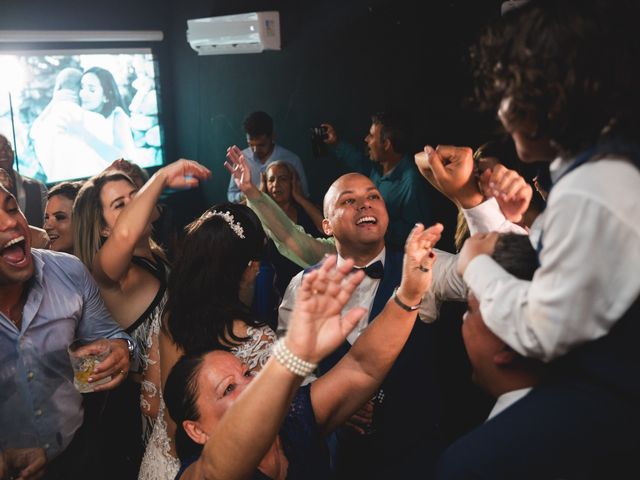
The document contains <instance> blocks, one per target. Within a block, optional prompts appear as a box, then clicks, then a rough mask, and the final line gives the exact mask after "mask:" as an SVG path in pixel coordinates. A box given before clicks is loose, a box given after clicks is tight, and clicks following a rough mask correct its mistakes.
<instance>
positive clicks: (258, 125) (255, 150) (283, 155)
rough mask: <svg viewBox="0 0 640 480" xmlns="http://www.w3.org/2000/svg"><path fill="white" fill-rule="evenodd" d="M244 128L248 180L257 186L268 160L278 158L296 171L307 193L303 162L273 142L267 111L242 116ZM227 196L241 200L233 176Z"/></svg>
mask: <svg viewBox="0 0 640 480" xmlns="http://www.w3.org/2000/svg"><path fill="white" fill-rule="evenodd" d="M243 127H244V131H245V133H246V135H247V143H248V144H249V147H247V148H245V149H244V150H243V151H242V154H243V155H244V158H246V160H247V163H248V164H249V167H250V169H251V182H252V183H253V184H254V185H260V174H261V173H262V172H264V171H266V169H267V167H268V166H269V164H270V163H271V162H275V161H276V160H281V161H283V162H287V163H288V164H290V165H291V166H292V167H293V168H294V169H295V170H296V172H297V173H298V178H300V183H301V184H302V190H303V191H304V194H305V196H309V187H308V185H307V177H306V175H305V173H304V167H303V166H302V161H301V160H300V157H298V155H296V154H295V153H293V152H291V151H289V150H287V149H286V148H284V147H281V146H280V145H276V144H275V143H274V141H273V140H274V138H275V136H274V133H273V119H272V118H271V117H270V116H269V114H268V113H266V112H252V113H250V114H249V116H248V117H247V118H245V120H244V123H243ZM227 198H228V199H229V201H230V202H235V203H239V202H241V201H243V200H244V195H243V194H242V192H240V190H239V189H238V187H237V185H236V184H235V182H234V181H233V177H231V179H230V181H229V188H228V189H227Z"/></svg>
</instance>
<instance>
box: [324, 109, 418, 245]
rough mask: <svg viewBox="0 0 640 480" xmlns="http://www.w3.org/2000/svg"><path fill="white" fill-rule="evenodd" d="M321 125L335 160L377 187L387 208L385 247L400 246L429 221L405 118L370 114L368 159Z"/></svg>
mask: <svg viewBox="0 0 640 480" xmlns="http://www.w3.org/2000/svg"><path fill="white" fill-rule="evenodd" d="M322 126H323V127H325V128H326V129H327V139H326V140H325V142H326V143H327V144H328V145H331V146H333V147H334V149H335V154H336V156H337V157H338V159H339V160H341V161H343V162H344V163H345V164H346V165H347V167H348V168H349V169H351V171H353V172H358V173H362V174H363V175H367V176H368V177H369V178H370V179H371V181H372V182H373V183H374V184H375V186H376V187H377V188H378V189H379V190H380V193H381V194H382V198H384V201H385V203H386V205H387V210H388V211H389V219H390V221H389V229H388V230H387V236H386V243H387V246H389V247H391V248H394V249H401V248H402V247H403V245H404V241H405V240H406V238H407V236H408V235H409V232H410V231H411V229H412V228H413V226H414V225H415V224H416V223H417V222H421V223H424V224H425V225H428V224H429V223H430V220H431V215H430V211H429V203H430V202H429V195H428V192H427V186H426V184H425V182H424V180H423V179H422V177H421V176H420V173H419V172H418V170H417V169H416V166H415V164H414V162H413V158H412V156H411V154H410V151H409V149H410V148H411V145H410V138H409V128H408V125H407V122H406V120H405V119H404V118H403V117H402V116H401V115H399V114H398V113H396V112H380V113H376V114H374V115H372V116H371V127H370V128H369V133H368V134H367V136H366V137H365V138H364V141H365V143H366V144H367V149H368V153H369V158H367V156H366V155H365V154H363V153H362V152H361V151H360V150H359V149H357V148H355V147H354V146H353V145H350V144H349V143H346V142H342V141H339V140H338V134H337V133H336V130H335V128H334V127H333V126H332V125H330V124H328V123H325V124H323V125H322ZM371 162H373V164H372V163H371Z"/></svg>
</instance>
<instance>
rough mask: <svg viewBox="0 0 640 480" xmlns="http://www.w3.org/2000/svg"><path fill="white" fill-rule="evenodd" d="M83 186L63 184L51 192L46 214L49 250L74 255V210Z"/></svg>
mask: <svg viewBox="0 0 640 480" xmlns="http://www.w3.org/2000/svg"><path fill="white" fill-rule="evenodd" d="M81 186H82V183H81V182H62V183H59V184H57V185H55V186H54V187H53V188H52V189H51V190H49V193H48V195H47V206H46V208H45V213H44V229H45V230H46V231H47V234H48V235H49V240H50V243H49V250H55V251H56V252H65V253H71V254H73V224H72V209H73V201H74V200H75V198H76V195H78V191H79V190H80V187H81Z"/></svg>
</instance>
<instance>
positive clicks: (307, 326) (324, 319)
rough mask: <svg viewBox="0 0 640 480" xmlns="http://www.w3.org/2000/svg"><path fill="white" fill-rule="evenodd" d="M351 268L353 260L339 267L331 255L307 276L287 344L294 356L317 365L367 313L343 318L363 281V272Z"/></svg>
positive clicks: (357, 312)
mask: <svg viewBox="0 0 640 480" xmlns="http://www.w3.org/2000/svg"><path fill="white" fill-rule="evenodd" d="M352 268H353V261H352V260H346V261H345V262H344V264H342V265H341V266H339V267H336V257H335V255H332V256H329V257H327V258H326V259H325V261H324V262H323V264H322V265H321V266H320V267H319V268H318V269H316V270H313V271H311V272H309V273H306V274H305V275H304V278H303V279H302V284H301V286H300V288H299V290H298V293H297V295H296V303H295V305H294V308H293V312H292V315H291V323H290V325H289V330H288V332H287V345H288V346H289V349H290V350H291V351H292V352H293V353H294V354H295V355H298V356H300V357H301V358H303V359H305V360H307V361H310V362H313V363H317V362H318V361H320V360H322V359H323V358H324V357H325V356H327V355H328V354H329V353H331V352H332V351H334V350H335V349H336V348H338V347H339V346H340V345H341V344H342V342H344V340H345V338H346V336H347V335H348V334H349V333H350V332H351V330H353V328H354V327H355V326H356V324H357V323H358V321H359V320H360V319H361V318H362V316H363V315H364V314H365V313H366V309H365V308H362V307H356V308H353V309H351V310H350V311H349V312H347V313H346V314H345V315H341V311H342V309H343V308H344V306H345V305H346V304H347V302H348V301H349V298H351V294H352V293H353V291H354V290H355V289H356V287H357V286H358V285H359V284H360V282H361V281H362V279H363V278H364V273H363V272H356V273H353V274H351V271H352Z"/></svg>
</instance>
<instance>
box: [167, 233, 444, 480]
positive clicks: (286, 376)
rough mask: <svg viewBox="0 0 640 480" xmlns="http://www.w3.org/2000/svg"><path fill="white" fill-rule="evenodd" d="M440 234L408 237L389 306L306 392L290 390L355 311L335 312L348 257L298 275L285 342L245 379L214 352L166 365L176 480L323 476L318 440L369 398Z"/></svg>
mask: <svg viewBox="0 0 640 480" xmlns="http://www.w3.org/2000/svg"><path fill="white" fill-rule="evenodd" d="M441 230H442V227H441V226H434V227H432V228H430V229H429V230H426V231H425V230H424V227H422V226H421V225H420V226H417V227H416V228H415V229H414V230H413V232H412V233H411V234H410V236H409V238H408V239H407V244H406V247H405V259H404V265H403V277H402V282H401V284H400V286H399V288H398V289H397V291H396V294H395V295H394V297H393V299H392V300H390V301H389V302H388V303H387V305H386V307H385V308H384V310H383V311H382V312H381V313H380V315H379V316H378V317H377V318H376V319H375V321H374V322H373V323H372V324H371V326H370V327H369V328H368V329H367V330H366V331H365V332H364V333H363V334H362V335H361V336H360V337H359V339H358V340H357V341H356V343H355V344H354V345H353V347H352V348H351V350H350V351H349V353H347V354H346V355H345V357H344V358H343V359H342V360H341V361H340V362H339V363H338V364H337V365H336V366H335V367H334V368H333V369H332V370H330V371H329V372H328V373H327V374H325V375H324V376H322V377H321V378H319V379H318V380H316V381H315V382H314V383H312V384H311V385H310V386H306V387H302V388H300V389H298V387H299V386H300V384H301V382H302V380H303V378H304V376H305V375H307V374H308V373H310V372H311V371H312V370H313V369H314V368H315V366H316V365H317V363H318V362H319V361H320V360H321V359H322V358H324V357H325V356H326V355H328V354H329V353H331V352H332V351H333V350H334V349H335V348H337V347H338V346H339V345H340V344H341V343H342V342H343V341H344V339H345V337H346V335H347V334H348V333H349V332H350V331H351V329H352V328H353V327H354V326H355V325H356V324H357V322H358V321H359V319H360V317H361V316H362V315H363V314H364V313H365V310H364V309H363V308H360V307H357V308H354V309H353V310H351V311H349V312H348V313H346V314H345V315H344V316H343V317H341V315H340V312H341V310H342V308H343V307H344V306H345V304H346V302H347V301H348V299H349V298H350V297H351V294H352V293H353V291H354V290H355V288H356V286H357V285H358V284H359V283H360V281H361V280H362V278H363V274H362V273H361V272H357V273H355V274H353V275H349V274H350V272H351V271H352V267H353V261H351V260H347V261H346V262H345V263H344V264H343V265H341V266H340V267H337V268H336V258H335V256H331V257H329V258H328V259H326V260H325V262H324V263H323V265H322V266H321V267H320V268H318V269H316V270H313V271H311V272H309V273H307V274H306V275H305V278H304V281H303V284H302V286H301V289H300V291H299V294H298V297H297V303H296V306H295V308H294V311H293V314H292V323H291V325H290V328H289V330H288V332H287V335H286V337H285V338H284V339H281V340H280V341H279V342H278V343H277V344H276V346H275V347H274V350H273V351H274V353H273V357H272V358H271V359H270V360H269V362H268V363H267V364H266V366H265V367H264V369H263V370H262V372H261V373H260V374H259V375H258V376H257V377H256V378H255V379H254V378H253V377H252V375H251V372H250V371H249V370H248V369H247V368H246V366H243V365H242V363H241V362H240V361H239V360H237V359H236V358H234V357H233V356H231V355H229V354H227V353H224V352H219V351H215V352H211V353H207V354H204V355H202V354H201V353H200V354H194V355H192V356H189V357H184V358H183V359H182V360H181V361H180V362H179V363H178V364H176V366H175V367H174V370H173V371H172V373H171V374H170V376H169V379H168V380H167V385H166V388H165V395H166V399H167V405H168V407H169V411H170V413H171V415H172V417H173V418H174V420H175V421H176V423H177V424H178V427H179V429H180V430H179V431H180V436H179V443H178V448H179V452H180V454H181V457H182V460H183V466H182V469H183V472H182V475H181V476H180V478H182V479H183V480H187V479H192V478H225V479H228V478H277V479H282V478H285V477H286V478H289V479H299V478H326V476H328V474H329V465H328V462H327V458H326V455H325V452H324V449H323V446H324V445H323V435H324V434H326V433H328V432H330V431H331V430H333V429H334V428H336V427H337V426H338V425H341V424H342V423H344V421H346V420H347V419H348V418H349V417H350V416H351V415H352V414H353V412H355V411H356V410H357V409H358V408H359V407H360V406H361V405H362V404H363V403H364V402H365V401H366V400H367V399H369V398H370V397H371V395H372V394H373V392H374V391H375V390H376V388H377V387H378V386H379V385H380V383H381V382H382V380H383V378H384V376H385V375H386V373H387V372H388V370H389V369H390V368H391V366H392V364H393V362H394V360H395V358H396V357H397V355H398V354H399V352H400V350H401V349H402V347H403V345H404V343H405V341H406V339H407V337H408V335H409V333H410V331H411V329H412V327H413V323H414V321H415V319H416V310H415V309H413V310H412V309H411V307H408V306H407V305H415V304H417V303H419V301H420V299H421V298H422V296H423V295H424V294H425V292H426V291H427V289H428V288H429V286H430V284H431V273H430V269H431V267H432V265H433V261H434V258H435V256H434V255H433V254H432V252H431V247H432V245H433V244H434V243H435V242H436V241H437V239H438V238H439V236H440V232H441ZM292 402H293V403H292ZM202 446H203V447H202ZM199 450H201V452H199Z"/></svg>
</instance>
